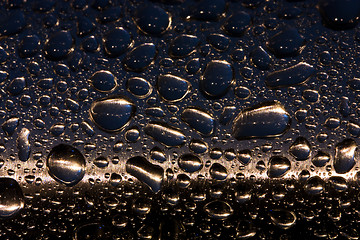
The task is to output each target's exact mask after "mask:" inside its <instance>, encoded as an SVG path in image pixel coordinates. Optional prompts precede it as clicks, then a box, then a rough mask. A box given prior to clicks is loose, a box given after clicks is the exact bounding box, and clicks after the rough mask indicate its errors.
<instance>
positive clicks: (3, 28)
mask: <svg viewBox="0 0 360 240" xmlns="http://www.w3.org/2000/svg"><path fill="white" fill-rule="evenodd" d="M9 13H10V14H9V15H8V16H6V15H5V14H4V13H3V14H2V17H1V18H2V19H1V21H0V22H1V24H0V35H1V36H11V35H14V34H16V33H19V32H21V31H22V30H23V28H24V27H25V26H26V19H25V15H24V13H23V12H22V11H21V10H13V11H10V12H9Z"/></svg>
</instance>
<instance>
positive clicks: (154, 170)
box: [126, 156, 164, 192]
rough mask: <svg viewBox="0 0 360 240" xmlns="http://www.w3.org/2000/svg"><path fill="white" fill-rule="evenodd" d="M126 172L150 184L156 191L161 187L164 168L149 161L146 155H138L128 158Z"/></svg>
mask: <svg viewBox="0 0 360 240" xmlns="http://www.w3.org/2000/svg"><path fill="white" fill-rule="evenodd" d="M126 172H127V173H129V174H131V175H133V176H134V177H136V178H137V179H138V180H139V181H141V182H143V183H145V184H146V185H148V186H149V187H150V188H151V190H153V191H154V192H158V191H159V190H160V188H161V184H162V181H163V177H164V169H162V168H161V167H160V166H157V165H154V164H152V163H150V162H148V161H147V160H146V158H144V157H141V156H137V157H132V158H130V159H129V160H127V162H126Z"/></svg>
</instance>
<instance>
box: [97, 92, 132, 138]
mask: <svg viewBox="0 0 360 240" xmlns="http://www.w3.org/2000/svg"><path fill="white" fill-rule="evenodd" d="M134 112H135V106H134V104H132V103H131V102H129V101H128V100H126V99H123V98H108V99H102V100H97V101H95V102H93V103H92V104H91V107H90V116H91V119H92V120H93V121H94V122H95V123H96V125H97V126H98V127H100V128H101V129H103V130H105V131H110V132H112V131H119V130H121V129H122V128H123V127H124V126H125V125H126V124H127V123H129V121H130V120H131V117H132V116H133V114H134Z"/></svg>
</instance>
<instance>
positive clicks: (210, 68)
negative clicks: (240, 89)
mask: <svg viewBox="0 0 360 240" xmlns="http://www.w3.org/2000/svg"><path fill="white" fill-rule="evenodd" d="M233 81H234V76H233V69H232V66H231V65H230V63H228V62H226V61H220V60H213V61H211V62H209V63H208V64H207V65H206V68H205V70H204V72H203V75H202V77H201V79H200V90H201V91H202V92H203V93H204V94H205V95H206V96H207V97H210V98H220V97H222V96H223V95H225V94H226V93H227V91H228V89H229V87H230V86H231V85H232V84H233Z"/></svg>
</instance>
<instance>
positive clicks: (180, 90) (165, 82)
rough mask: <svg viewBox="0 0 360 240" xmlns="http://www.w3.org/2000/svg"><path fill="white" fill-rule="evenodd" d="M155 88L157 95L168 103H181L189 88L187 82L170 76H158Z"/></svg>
mask: <svg viewBox="0 0 360 240" xmlns="http://www.w3.org/2000/svg"><path fill="white" fill-rule="evenodd" d="M156 86H157V90H158V92H159V95H160V96H161V97H162V98H163V99H164V100H165V101H168V102H178V101H181V100H182V99H184V97H185V96H186V95H187V94H188V93H189V91H190V87H191V85H190V83H189V82H188V81H187V80H185V79H183V78H180V77H177V76H174V75H171V74H166V75H160V76H159V77H158V79H157V85H156Z"/></svg>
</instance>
